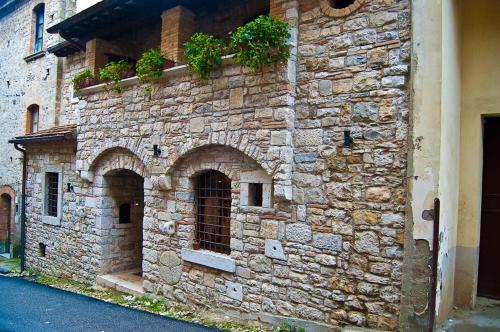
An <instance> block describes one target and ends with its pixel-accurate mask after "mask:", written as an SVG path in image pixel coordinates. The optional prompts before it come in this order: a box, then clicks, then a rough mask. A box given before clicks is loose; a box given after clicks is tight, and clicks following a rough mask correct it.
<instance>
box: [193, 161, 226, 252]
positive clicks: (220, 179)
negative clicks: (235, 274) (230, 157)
mask: <svg viewBox="0 0 500 332" xmlns="http://www.w3.org/2000/svg"><path fill="white" fill-rule="evenodd" d="M196 208H197V209H196V221H197V222H196V239H197V240H198V241H199V242H200V248H202V249H207V250H211V251H216V252H220V253H224V254H229V253H230V251H231V249H230V246H229V241H230V239H231V234H230V223H231V221H230V219H231V180H230V179H229V178H228V177H227V176H225V175H224V174H222V173H220V172H218V171H207V172H205V173H203V174H201V175H200V176H199V177H198V180H197V183H196Z"/></svg>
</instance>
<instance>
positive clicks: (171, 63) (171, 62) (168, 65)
mask: <svg viewBox="0 0 500 332" xmlns="http://www.w3.org/2000/svg"><path fill="white" fill-rule="evenodd" d="M172 67H175V62H174V60H170V59H165V62H164V63H163V69H169V68H172Z"/></svg>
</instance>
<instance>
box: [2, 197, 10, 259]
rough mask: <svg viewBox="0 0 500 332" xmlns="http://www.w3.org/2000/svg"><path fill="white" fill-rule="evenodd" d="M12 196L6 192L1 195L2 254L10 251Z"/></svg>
mask: <svg viewBox="0 0 500 332" xmlns="http://www.w3.org/2000/svg"><path fill="white" fill-rule="evenodd" d="M11 206H12V198H11V197H10V196H9V195H7V194H4V195H2V196H0V254H4V253H8V252H9V251H10V243H11V232H10V229H11V224H10V222H11V216H12V211H11Z"/></svg>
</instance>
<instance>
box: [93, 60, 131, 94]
mask: <svg viewBox="0 0 500 332" xmlns="http://www.w3.org/2000/svg"><path fill="white" fill-rule="evenodd" d="M131 69H132V67H131V66H130V64H129V63H127V62H126V61H125V60H120V61H118V62H114V61H111V62H109V63H108V64H107V65H106V66H104V67H103V68H101V69H100V70H99V78H100V79H101V80H102V81H103V82H106V83H108V84H107V88H108V89H111V90H113V91H115V92H117V93H121V92H122V89H123V87H122V84H121V80H122V79H124V78H127V77H130V75H131Z"/></svg>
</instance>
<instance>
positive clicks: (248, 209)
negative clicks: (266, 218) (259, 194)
mask: <svg viewBox="0 0 500 332" xmlns="http://www.w3.org/2000/svg"><path fill="white" fill-rule="evenodd" d="M240 211H241V212H243V213H255V214H270V213H271V214H274V213H275V212H276V210H275V209H274V208H266V207H262V206H240Z"/></svg>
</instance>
